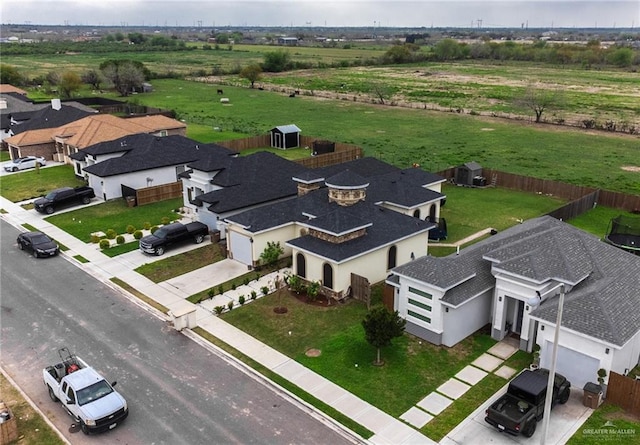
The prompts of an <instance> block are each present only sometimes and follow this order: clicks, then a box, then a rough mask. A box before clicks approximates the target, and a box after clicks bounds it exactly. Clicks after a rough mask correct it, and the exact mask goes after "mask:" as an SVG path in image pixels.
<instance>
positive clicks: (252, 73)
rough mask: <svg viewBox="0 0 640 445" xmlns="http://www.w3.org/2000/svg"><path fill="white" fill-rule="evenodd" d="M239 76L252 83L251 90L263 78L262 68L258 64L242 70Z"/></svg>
mask: <svg viewBox="0 0 640 445" xmlns="http://www.w3.org/2000/svg"><path fill="white" fill-rule="evenodd" d="M238 76H240V77H242V78H243V79H247V80H248V81H249V82H251V88H253V85H254V84H255V83H256V82H257V81H258V80H260V79H261V78H262V68H261V67H260V65H258V64H257V63H254V64H252V65H248V66H245V67H244V68H242V70H240V74H238Z"/></svg>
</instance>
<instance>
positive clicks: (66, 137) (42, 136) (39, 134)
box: [5, 114, 186, 164]
mask: <svg viewBox="0 0 640 445" xmlns="http://www.w3.org/2000/svg"><path fill="white" fill-rule="evenodd" d="M140 133H148V134H153V135H157V136H168V135H172V134H178V135H184V134H186V125H185V124H184V123H182V122H180V121H177V120H175V119H171V118H168V117H166V116H162V115H154V116H142V117H133V118H129V119H123V118H120V117H116V116H112V115H110V114H96V115H91V116H87V117H84V118H82V119H79V120H76V121H73V122H70V123H68V124H65V125H62V126H59V127H56V128H42V129H37V130H28V131H24V132H22V133H19V134H16V135H15V136H12V137H10V138H7V139H6V140H5V142H6V143H7V145H8V146H9V150H10V151H11V153H12V156H13V155H14V154H15V155H16V156H17V157H21V156H29V155H32V156H44V157H45V158H46V159H53V160H54V161H58V162H65V163H68V164H70V163H72V160H71V159H70V158H69V156H71V155H72V154H73V153H76V152H78V151H79V150H82V149H84V148H86V147H89V146H91V145H94V144H98V143H100V142H105V141H112V140H114V139H118V138H121V137H124V136H129V135H133V134H140Z"/></svg>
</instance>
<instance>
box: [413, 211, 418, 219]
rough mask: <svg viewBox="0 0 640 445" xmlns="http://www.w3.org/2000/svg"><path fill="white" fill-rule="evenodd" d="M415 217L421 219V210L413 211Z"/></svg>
mask: <svg viewBox="0 0 640 445" xmlns="http://www.w3.org/2000/svg"><path fill="white" fill-rule="evenodd" d="M413 217H414V218H418V219H420V209H415V210H414V211H413Z"/></svg>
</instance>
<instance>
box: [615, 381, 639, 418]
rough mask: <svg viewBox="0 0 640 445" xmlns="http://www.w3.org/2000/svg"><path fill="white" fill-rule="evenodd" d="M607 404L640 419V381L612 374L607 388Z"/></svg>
mask: <svg viewBox="0 0 640 445" xmlns="http://www.w3.org/2000/svg"><path fill="white" fill-rule="evenodd" d="M607 402H610V403H613V404H614V405H618V406H619V407H620V408H622V409H624V410H625V411H626V412H628V413H630V414H633V415H635V416H639V417H640V380H634V379H632V378H630V377H625V376H623V375H620V374H617V373H615V372H611V374H610V375H609V384H608V386H607Z"/></svg>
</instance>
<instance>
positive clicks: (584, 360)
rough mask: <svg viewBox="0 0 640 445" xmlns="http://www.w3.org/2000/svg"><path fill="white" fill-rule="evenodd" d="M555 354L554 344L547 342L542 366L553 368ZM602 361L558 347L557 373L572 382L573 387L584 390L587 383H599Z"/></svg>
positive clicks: (541, 361)
mask: <svg viewBox="0 0 640 445" xmlns="http://www.w3.org/2000/svg"><path fill="white" fill-rule="evenodd" d="M552 352H553V342H550V341H547V342H546V344H545V348H544V353H543V354H542V356H541V357H540V366H542V367H543V368H550V367H551V353H552ZM599 365H600V361H599V360H598V359H596V358H594V357H591V356H589V355H586V354H583V353H582V352H578V351H576V350H574V349H569V348H567V347H564V346H558V361H557V362H556V371H557V372H559V373H560V374H562V375H563V376H565V377H566V378H568V379H569V381H570V382H571V386H573V387H575V388H582V387H583V386H584V384H585V383H587V382H597V381H598V380H597V379H598V368H599V367H600V366H599Z"/></svg>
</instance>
